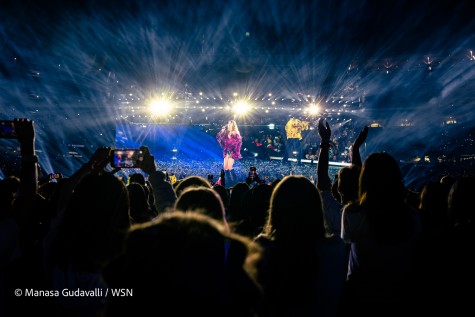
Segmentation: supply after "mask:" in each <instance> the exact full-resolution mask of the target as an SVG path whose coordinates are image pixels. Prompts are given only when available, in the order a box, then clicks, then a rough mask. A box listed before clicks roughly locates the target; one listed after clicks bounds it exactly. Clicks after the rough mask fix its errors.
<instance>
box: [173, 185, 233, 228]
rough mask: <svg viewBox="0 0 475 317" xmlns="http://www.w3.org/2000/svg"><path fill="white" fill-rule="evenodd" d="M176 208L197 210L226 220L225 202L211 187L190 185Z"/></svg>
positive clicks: (217, 218) (179, 198)
mask: <svg viewBox="0 0 475 317" xmlns="http://www.w3.org/2000/svg"><path fill="white" fill-rule="evenodd" d="M175 210H179V211H196V212H199V213H203V214H205V215H208V216H210V217H211V218H213V219H215V220H218V221H222V222H226V217H225V213H224V206H223V202H222V201H221V198H220V197H219V195H218V194H217V193H216V192H215V191H214V190H213V189H212V188H209V187H189V188H187V189H185V190H184V191H183V192H182V193H181V195H180V197H178V200H177V201H176V203H175Z"/></svg>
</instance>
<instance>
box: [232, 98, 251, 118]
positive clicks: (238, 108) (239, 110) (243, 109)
mask: <svg viewBox="0 0 475 317" xmlns="http://www.w3.org/2000/svg"><path fill="white" fill-rule="evenodd" d="M250 109H251V107H250V106H249V105H248V104H247V103H246V102H244V101H239V102H237V103H236V104H235V105H234V106H233V111H234V112H235V113H236V114H239V115H243V114H245V113H247V112H248V111H249V110H250Z"/></svg>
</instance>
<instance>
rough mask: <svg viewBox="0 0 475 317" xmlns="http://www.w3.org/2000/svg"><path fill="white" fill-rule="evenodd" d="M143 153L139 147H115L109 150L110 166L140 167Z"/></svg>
mask: <svg viewBox="0 0 475 317" xmlns="http://www.w3.org/2000/svg"><path fill="white" fill-rule="evenodd" d="M142 160H143V153H142V151H141V150H140V149H115V150H112V152H111V162H110V163H111V166H112V167H116V168H117V167H118V168H140V165H141V163H142Z"/></svg>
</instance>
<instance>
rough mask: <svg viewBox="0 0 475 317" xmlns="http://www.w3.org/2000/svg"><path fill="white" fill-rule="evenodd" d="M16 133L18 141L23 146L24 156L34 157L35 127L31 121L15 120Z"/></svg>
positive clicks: (22, 152)
mask: <svg viewBox="0 0 475 317" xmlns="http://www.w3.org/2000/svg"><path fill="white" fill-rule="evenodd" d="M13 122H14V124H15V132H16V134H17V139H18V141H19V142H20V144H21V154H22V155H34V154H35V153H34V151H35V148H34V145H35V127H34V122H33V121H32V120H30V119H14V120H13Z"/></svg>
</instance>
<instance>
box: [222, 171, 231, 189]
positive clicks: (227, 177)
mask: <svg viewBox="0 0 475 317" xmlns="http://www.w3.org/2000/svg"><path fill="white" fill-rule="evenodd" d="M224 183H225V184H226V185H225V187H226V188H229V187H231V186H233V185H232V179H231V171H228V170H226V171H224Z"/></svg>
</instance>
